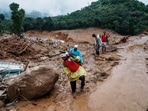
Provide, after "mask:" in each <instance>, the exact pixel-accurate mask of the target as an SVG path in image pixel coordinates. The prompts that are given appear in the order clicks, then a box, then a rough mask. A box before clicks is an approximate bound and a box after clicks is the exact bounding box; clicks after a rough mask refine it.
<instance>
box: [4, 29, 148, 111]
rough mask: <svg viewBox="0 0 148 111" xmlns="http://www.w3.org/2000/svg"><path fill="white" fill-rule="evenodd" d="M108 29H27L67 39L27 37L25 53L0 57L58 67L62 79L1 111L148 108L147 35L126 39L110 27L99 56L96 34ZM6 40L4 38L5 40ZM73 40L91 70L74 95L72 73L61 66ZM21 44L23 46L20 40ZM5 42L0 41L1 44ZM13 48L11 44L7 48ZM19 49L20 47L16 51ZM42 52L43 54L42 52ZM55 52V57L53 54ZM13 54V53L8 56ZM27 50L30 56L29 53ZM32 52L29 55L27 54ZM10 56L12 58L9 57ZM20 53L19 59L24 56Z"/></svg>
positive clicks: (141, 110) (142, 110)
mask: <svg viewBox="0 0 148 111" xmlns="http://www.w3.org/2000/svg"><path fill="white" fill-rule="evenodd" d="M103 31H104V30H101V29H96V28H89V29H77V30H69V31H67V30H64V31H55V32H50V33H49V32H40V33H39V32H35V31H31V32H28V33H26V35H27V36H30V37H39V38H45V37H46V38H56V39H61V40H64V41H66V42H64V43H58V42H55V41H54V42H52V43H51V41H48V42H47V41H46V42H43V41H40V40H39V41H38V42H36V43H34V42H32V41H31V42H29V43H31V45H30V44H29V43H28V42H26V41H25V43H24V42H23V43H24V44H28V47H27V48H26V47H25V46H26V45H25V46H24V45H23V46H21V47H22V48H20V49H24V50H23V51H24V52H21V51H19V53H15V55H13V54H14V53H12V54H11V53H10V52H15V50H16V49H15V48H14V49H13V51H9V53H8V56H7V53H6V52H7V49H6V48H5V51H6V52H5V51H3V52H5V53H1V57H4V56H3V54H5V58H1V60H18V61H21V62H24V63H26V62H28V61H29V65H28V68H32V67H36V66H39V65H49V66H50V67H53V68H54V69H55V70H57V71H58V72H59V80H58V81H57V83H56V85H55V87H54V89H53V90H52V91H51V92H50V93H49V94H47V95H45V96H44V97H41V98H39V99H35V100H25V101H22V100H21V101H18V102H16V103H14V104H12V105H10V106H7V107H4V108H1V110H2V111H6V110H12V111H109V110H110V111H147V108H148V99H147V98H148V97H147V96H148V95H147V94H148V86H147V82H148V76H147V72H148V70H147V69H148V65H147V60H148V51H147V50H148V36H146V35H139V36H134V37H128V39H127V41H126V42H124V43H123V41H122V39H121V38H122V37H123V36H120V35H118V34H115V33H114V32H111V31H109V30H106V31H107V32H108V33H109V34H110V44H109V47H108V50H107V52H106V53H105V54H102V53H101V55H100V56H99V57H98V56H96V55H95V51H94V48H93V38H92V37H91V35H92V34H93V33H96V34H98V33H102V32H103ZM2 44H4V43H2ZM74 44H78V45H79V49H80V50H81V51H82V53H83V56H84V60H85V63H84V65H83V67H84V68H85V69H86V71H87V76H86V86H85V89H84V91H83V92H81V91H80V89H79V87H80V81H77V93H76V95H75V96H73V95H71V89H70V84H69V81H68V78H67V77H66V75H65V74H64V72H63V69H62V68H61V63H62V59H61V58H60V57H59V56H58V53H59V51H60V50H66V49H67V48H69V47H71V46H73V45H74ZM18 46H19V45H18ZM1 47H2V46H1ZM8 49H9V50H10V48H8ZM16 52H17V51H16ZM39 52H40V53H39ZM55 54H57V56H52V55H55ZM10 55H11V56H10ZM27 55H28V56H27ZM29 55H30V56H29ZM10 57H11V58H10ZM20 58H21V59H20Z"/></svg>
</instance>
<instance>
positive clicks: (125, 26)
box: [0, 0, 148, 35]
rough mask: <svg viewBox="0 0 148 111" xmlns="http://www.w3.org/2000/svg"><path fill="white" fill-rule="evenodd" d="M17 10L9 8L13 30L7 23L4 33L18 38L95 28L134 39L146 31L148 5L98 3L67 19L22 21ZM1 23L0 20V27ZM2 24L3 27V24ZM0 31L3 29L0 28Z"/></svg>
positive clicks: (118, 0) (119, 0)
mask: <svg viewBox="0 0 148 111" xmlns="http://www.w3.org/2000/svg"><path fill="white" fill-rule="evenodd" d="M18 8H19V5H18V4H15V3H12V4H11V5H10V9H11V10H12V15H11V20H12V26H13V27H10V24H9V23H10V22H7V24H6V25H7V26H6V25H5V29H6V30H10V29H11V31H12V32H14V33H17V34H21V32H22V31H23V29H24V31H28V30H38V31H44V30H46V31H52V30H61V29H76V28H88V27H99V28H105V29H111V30H114V31H115V32H117V33H119V34H121V35H136V34H139V33H141V32H143V31H144V30H146V29H148V5H145V4H143V3H142V2H139V1H137V0H98V1H97V2H92V3H91V5H89V6H87V7H84V8H82V9H81V10H77V11H75V12H72V13H70V14H67V15H62V16H55V17H42V18H41V17H37V18H33V17H25V18H24V14H25V11H24V10H23V9H21V10H18ZM23 20H24V21H23ZM1 21H2V20H1V16H0V24H1V23H2V22H1ZM3 21H5V23H6V20H3ZM1 28H2V29H1ZM1 30H4V28H3V26H1V25H0V31H1ZM2 32H3V31H2Z"/></svg>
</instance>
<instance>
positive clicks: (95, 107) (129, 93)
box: [89, 36, 148, 111]
mask: <svg viewBox="0 0 148 111" xmlns="http://www.w3.org/2000/svg"><path fill="white" fill-rule="evenodd" d="M130 39H131V40H129V43H126V44H125V45H124V46H121V47H122V48H121V47H120V48H121V49H120V50H119V54H120V55H121V56H123V60H122V61H121V63H120V64H119V65H118V66H116V67H115V68H114V69H113V70H112V75H111V77H110V78H109V79H107V81H105V82H104V83H103V84H102V85H101V86H98V87H97V90H96V91H95V92H94V93H92V94H91V96H90V98H89V107H90V110H91V111H147V109H148V74H147V71H148V67H147V66H146V58H147V57H148V53H146V52H145V51H144V49H143V44H144V42H146V41H147V40H148V37H146V36H145V37H142V38H140V37H137V39H136V40H134V41H133V40H132V38H130ZM131 41H132V42H131Z"/></svg>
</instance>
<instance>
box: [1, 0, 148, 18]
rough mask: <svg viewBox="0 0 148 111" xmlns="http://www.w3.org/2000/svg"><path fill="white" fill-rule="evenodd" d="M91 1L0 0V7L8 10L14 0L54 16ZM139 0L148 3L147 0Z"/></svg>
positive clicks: (30, 8) (24, 6) (71, 10)
mask: <svg viewBox="0 0 148 111" xmlns="http://www.w3.org/2000/svg"><path fill="white" fill-rule="evenodd" d="M93 1H97V0H0V8H2V7H4V8H3V9H5V10H10V9H9V4H11V3H12V2H15V3H18V4H19V8H23V9H24V10H25V11H26V12H31V11H33V10H35V11H39V12H46V13H48V14H50V16H56V15H65V14H67V13H71V12H73V11H76V10H80V9H81V8H83V7H85V6H88V5H90V4H91V2H93ZM139 1H142V2H143V3H145V4H148V0H139Z"/></svg>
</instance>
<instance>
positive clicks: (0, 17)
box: [0, 14, 5, 34]
mask: <svg viewBox="0 0 148 111" xmlns="http://www.w3.org/2000/svg"><path fill="white" fill-rule="evenodd" d="M4 19H5V16H4V15H3V14H0V34H2V33H3V32H4V25H3V21H4Z"/></svg>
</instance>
